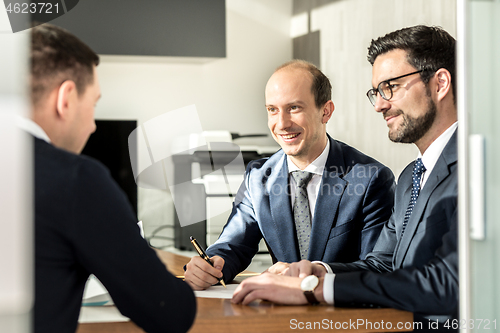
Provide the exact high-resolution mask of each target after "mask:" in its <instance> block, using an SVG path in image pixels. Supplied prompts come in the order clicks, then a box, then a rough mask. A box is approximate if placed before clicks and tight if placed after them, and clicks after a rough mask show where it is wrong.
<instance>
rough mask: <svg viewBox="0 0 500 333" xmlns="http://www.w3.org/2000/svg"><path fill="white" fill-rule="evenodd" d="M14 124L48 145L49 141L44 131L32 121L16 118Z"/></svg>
mask: <svg viewBox="0 0 500 333" xmlns="http://www.w3.org/2000/svg"><path fill="white" fill-rule="evenodd" d="M16 124H17V127H19V128H20V129H22V130H24V131H26V132H28V133H30V134H31V135H33V136H34V137H36V138H39V139H41V140H44V141H46V142H48V143H50V139H49V136H48V135H47V133H45V131H44V130H43V129H42V128H41V127H40V126H39V125H38V124H37V123H35V122H34V121H33V120H31V119H29V118H24V117H17V119H16Z"/></svg>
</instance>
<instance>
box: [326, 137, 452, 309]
mask: <svg viewBox="0 0 500 333" xmlns="http://www.w3.org/2000/svg"><path fill="white" fill-rule="evenodd" d="M413 164H414V162H412V163H410V164H409V165H408V166H407V167H406V169H405V170H404V171H403V172H402V173H401V176H400V177H399V181H398V185H397V187H396V201H395V205H394V213H393V214H392V216H391V218H390V220H389V221H388V222H387V224H386V225H385V226H384V229H383V230H382V233H381V234H380V238H379V240H378V241H377V244H376V245H375V247H374V249H373V252H372V253H370V254H369V255H368V256H367V257H366V260H364V261H358V262H354V263H351V264H340V263H335V264H330V266H331V267H332V269H333V271H334V272H335V273H339V274H337V275H336V277H335V282H334V299H335V305H353V306H362V305H373V304H376V305H382V306H388V307H393V308H397V309H403V310H407V311H412V312H414V313H417V314H422V315H451V316H453V315H455V314H456V310H457V306H458V256H457V193H458V187H457V148H456V132H455V133H454V134H453V136H452V137H451V138H450V141H449V142H448V144H447V145H446V147H445V148H444V150H443V152H442V153H441V156H440V157H439V159H438V161H437V162H436V165H435V166H434V169H433V170H432V172H431V174H430V175H429V178H428V179H427V182H426V184H425V186H424V187H423V189H422V191H421V192H420V195H419V197H418V199H417V202H416V204H415V207H414V208H413V212H412V214H411V217H410V219H409V221H408V225H407V227H406V230H405V232H404V234H403V236H402V237H401V228H402V225H403V220H404V215H405V212H406V208H407V206H408V203H409V202H410V192H411V187H412V185H411V183H412V180H411V178H412V169H413ZM349 271H355V272H350V273H342V272H349ZM378 273H385V274H378Z"/></svg>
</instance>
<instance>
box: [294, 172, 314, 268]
mask: <svg viewBox="0 0 500 333" xmlns="http://www.w3.org/2000/svg"><path fill="white" fill-rule="evenodd" d="M292 176H293V179H295V183H296V184H297V189H296V190H295V201H294V204H293V219H294V221H295V230H296V231H297V240H298V242H299V250H300V258H301V259H307V253H308V252H309V240H310V235H311V210H310V208H309V199H308V197H307V183H309V181H310V180H311V178H312V176H313V174H312V173H310V172H307V171H300V170H297V171H293V172H292Z"/></svg>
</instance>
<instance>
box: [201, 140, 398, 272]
mask: <svg viewBox="0 0 500 333" xmlns="http://www.w3.org/2000/svg"><path fill="white" fill-rule="evenodd" d="M329 140H330V151H329V154H328V158H327V162H326V165H325V170H324V172H323V176H322V181H321V185H320V191H319V194H318V199H317V201H316V207H315V214H314V218H313V221H312V229H311V241H310V245H309V256H308V259H310V260H322V261H324V262H333V261H338V262H352V261H355V260H359V259H364V258H365V256H366V255H367V254H368V253H370V251H371V250H372V249H373V246H374V245H375V242H376V241H377V239H378V236H379V234H380V231H381V230H382V226H383V223H384V222H385V221H387V220H388V219H389V216H390V214H391V209H392V207H393V198H394V187H395V185H394V175H393V174H392V172H391V171H390V170H389V168H387V167H386V166H384V165H382V164H381V163H379V162H377V161H376V160H374V159H373V158H371V157H369V156H366V155H364V154H363V153H361V152H359V151H358V150H356V149H354V148H352V147H350V146H348V145H346V144H344V143H342V142H339V141H336V140H333V139H332V138H330V137H329ZM288 186H289V184H288V167H287V160H286V158H285V154H284V152H283V150H280V151H278V152H277V153H276V154H274V155H273V156H271V157H270V158H268V159H261V160H257V161H253V162H251V163H250V164H249V165H248V167H247V170H246V173H245V180H244V182H243V184H242V185H241V187H240V190H239V191H238V194H237V196H236V199H235V203H234V206H233V211H232V213H231V215H230V217H229V220H228V222H227V224H226V226H225V227H224V230H223V231H222V234H221V236H220V237H219V239H218V240H217V242H216V243H215V244H213V245H212V246H210V247H209V248H208V249H207V254H208V255H209V256H214V255H219V256H221V257H222V258H224V260H225V265H224V268H223V274H224V279H225V280H226V281H230V280H232V279H233V278H234V276H235V275H236V274H238V273H239V272H241V271H242V270H244V269H245V268H246V267H247V266H248V265H249V264H250V262H251V260H252V258H253V256H254V255H255V254H256V253H257V250H258V245H259V242H260V240H261V239H262V238H264V239H265V241H266V243H267V245H268V247H269V250H270V252H271V255H272V256H273V259H274V260H275V261H276V260H277V261H284V262H294V261H299V260H300V255H299V251H298V245H297V237H296V235H295V225H294V221H293V214H292V207H291V203H290V195H289V193H290V191H289V188H288Z"/></svg>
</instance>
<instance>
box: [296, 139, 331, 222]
mask: <svg viewBox="0 0 500 333" xmlns="http://www.w3.org/2000/svg"><path fill="white" fill-rule="evenodd" d="M329 151H330V140H327V141H326V147H325V149H324V150H323V152H322V153H321V155H319V156H318V158H316V159H315V160H314V161H313V162H312V163H311V164H309V165H308V166H307V167H306V168H305V169H304V170H302V171H307V172H310V173H312V174H313V176H312V178H311V180H310V181H309V183H308V184H307V198H308V199H309V207H312V208H313V209H311V221H312V218H314V210H315V208H316V200H317V199H318V193H319V187H320V185H321V178H322V177H323V171H324V170H325V164H326V160H327V159H328V152H329ZM286 159H287V164H288V179H289V182H290V199H291V204H292V207H293V204H294V203H295V191H296V188H297V183H295V179H294V178H293V176H292V175H291V173H292V171H297V170H300V169H299V167H297V166H296V165H295V164H294V163H293V162H292V160H291V159H290V156H288V155H286Z"/></svg>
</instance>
